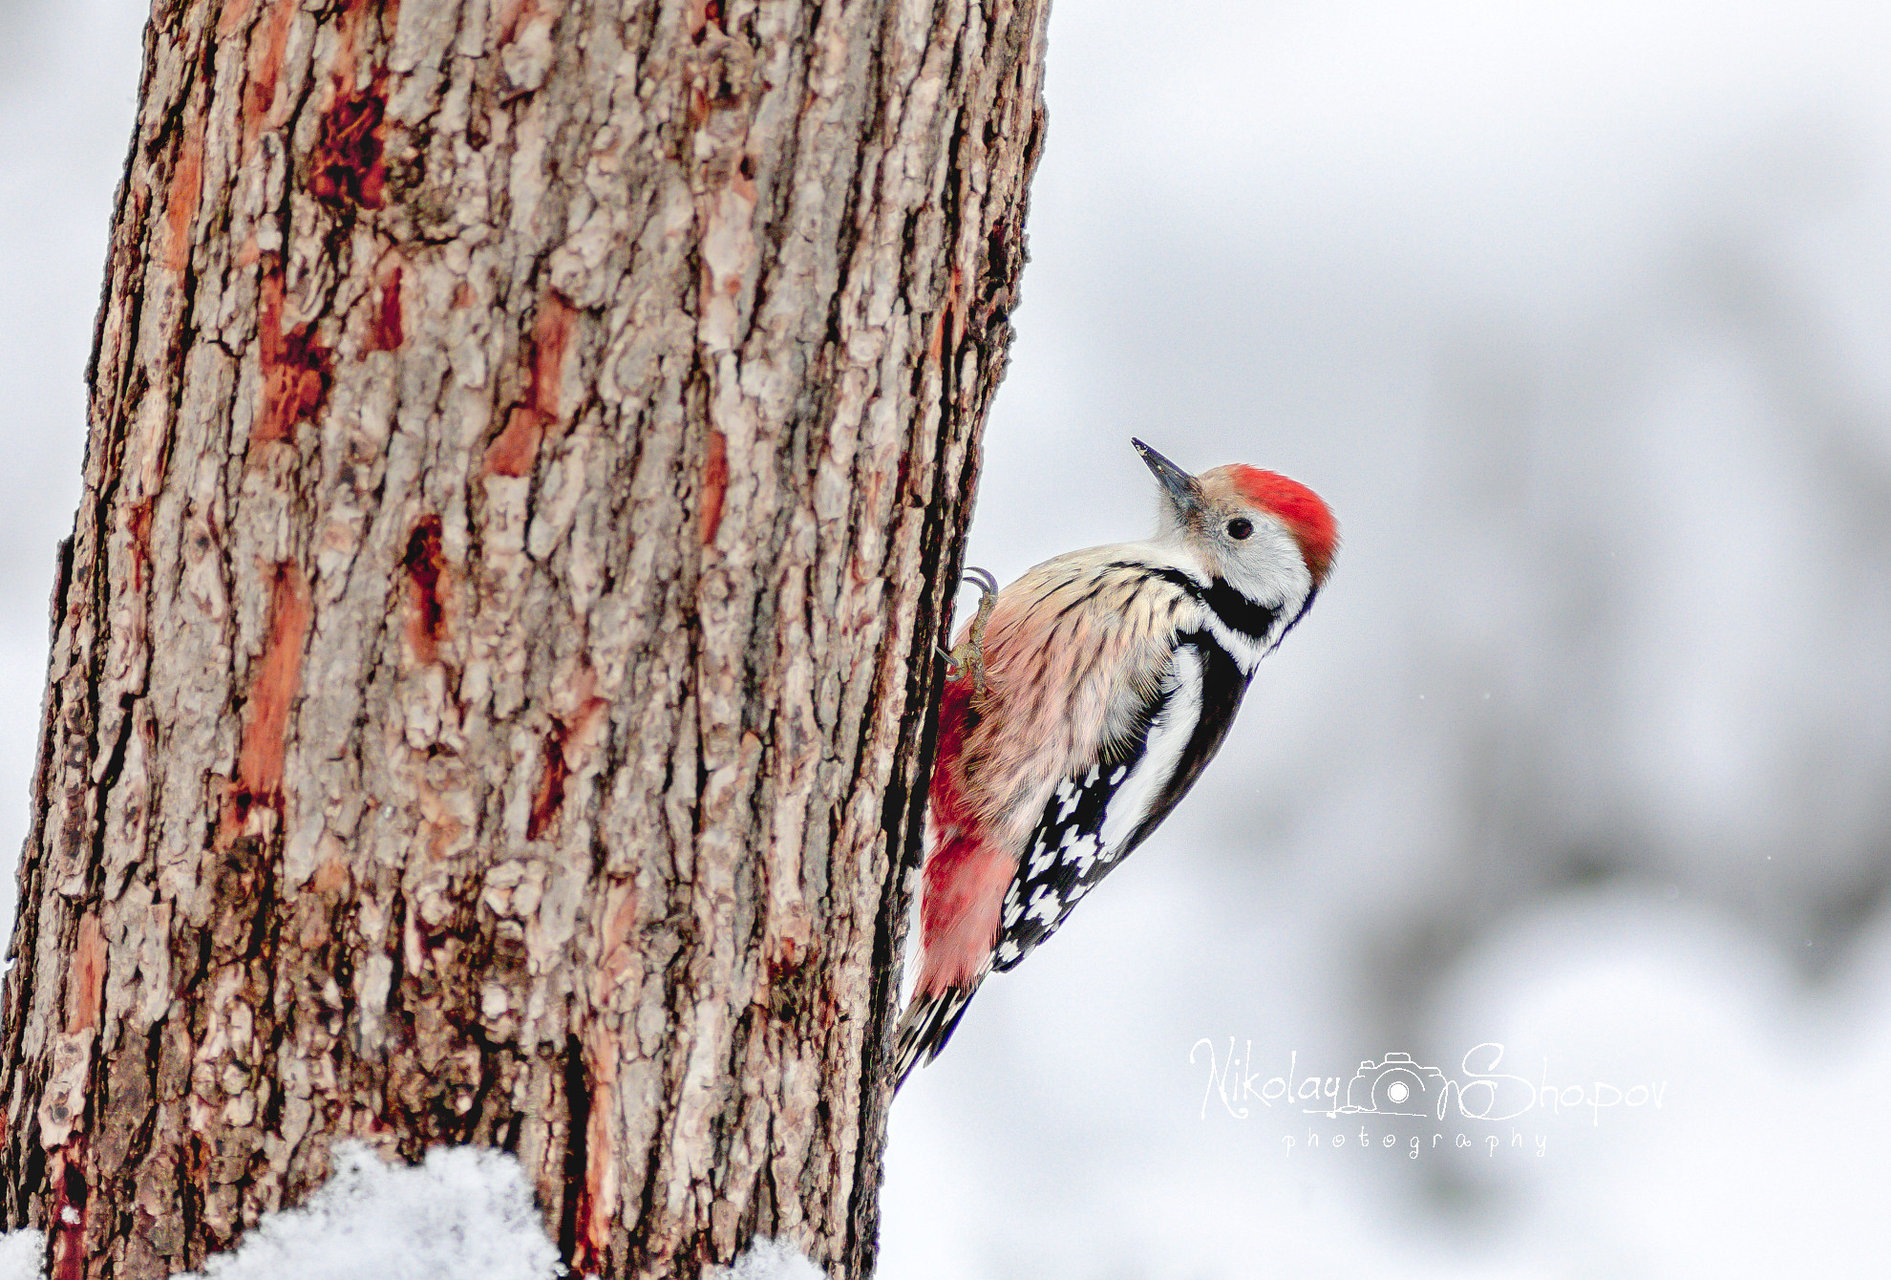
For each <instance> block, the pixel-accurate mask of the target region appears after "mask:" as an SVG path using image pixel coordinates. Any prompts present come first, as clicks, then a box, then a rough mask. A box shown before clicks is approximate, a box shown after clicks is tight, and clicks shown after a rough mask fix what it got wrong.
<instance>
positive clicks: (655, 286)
mask: <svg viewBox="0 0 1891 1280" xmlns="http://www.w3.org/2000/svg"><path fill="white" fill-rule="evenodd" d="M1044 7H1045V5H1044V0H984V3H983V5H982V7H981V5H980V4H967V3H965V2H964V0H853V2H852V3H833V2H830V3H825V4H823V3H816V2H814V0H770V2H769V3H755V0H721V2H719V0H663V2H662V3H654V2H650V0H399V3H396V0H386V2H385V3H372V2H370V0H221V2H219V0H158V3H157V5H156V8H155V10H154V12H153V16H152V21H151V25H150V27H149V29H148V31H147V36H146V58H145V75H144V85H143V91H142V100H141V107H140V110H139V119H138V126H137V131H136V135H135V138H134V140H133V144H132V149H131V155H130V160H129V167H128V171H127V174H126V177H125V180H124V183H123V186H122V187H121V189H120V194H119V201H118V210H117V215H116V218H115V221H114V224H113V231H112V242H111V255H110V262H109V267H108V275H107V282H106V289H105V296H104V301H103V308H102V311H101V314H100V317H99V325H98V336H97V345H96V349H95V354H94V357H93V363H92V368H91V371H90V378H91V410H90V441H89V445H88V449H87V460H86V471H85V496H84V498H83V500H82V502H81V504H80V508H79V512H78V518H77V523H76V528H75V531H74V534H73V537H72V539H71V541H70V542H68V543H67V544H66V545H65V547H64V548H63V554H62V560H61V567H60V574H59V585H58V587H57V589H56V591H55V595H54V602H53V605H54V640H53V651H52V663H51V673H50V677H49V683H48V689H47V695H46V698H47V700H46V712H45V728H44V738H43V746H42V751H41V756H40V765H39V774H38V779H37V783H36V821H35V824H34V827H33V831H32V834H31V836H30V837H29V839H28V842H27V846H26V850H25V856H24V861H23V864H22V868H21V871H20V917H19V922H18V925H17V927H16V931H15V934H14V940H13V955H14V957H15V964H14V967H13V968H12V970H11V972H10V973H9V974H8V976H7V980H6V1005H5V1022H4V1035H5V1038H6V1045H5V1048H6V1053H5V1061H4V1063H3V1064H0V1073H3V1074H0V1098H3V1099H4V1106H5V1113H4V1132H3V1133H0V1188H3V1190H4V1205H5V1212H6V1217H7V1221H8V1222H9V1223H10V1224H12V1225H16V1226H17V1225H31V1226H36V1227H40V1228H42V1229H44V1230H46V1231H48V1232H49V1236H50V1251H51V1257H52V1267H53V1269H54V1271H55V1273H56V1274H58V1275H60V1276H62V1277H65V1276H71V1277H77V1276H98V1277H143V1276H163V1275H168V1274H169V1273H171V1272H172V1271H175V1270H178V1269H182V1268H186V1267H192V1266H196V1265H198V1264H200V1263H201V1262H202V1260H203V1259H204V1257H205V1256H206V1255H207V1254H208V1253H209V1252H211V1251H214V1250H217V1249H221V1248H225V1247H228V1246H229V1245H230V1244H231V1243H232V1242H233V1241H234V1240H235V1239H236V1238H237V1237H238V1236H239V1235H240V1233H241V1232H242V1230H243V1229H244V1227H245V1226H247V1225H248V1224H251V1223H253V1222H254V1221H255V1220H256V1219H257V1217H258V1216H259V1215H260V1214H261V1213H263V1212H264V1211H266V1210H269V1209H273V1208H275V1207H277V1206H280V1205H283V1204H286V1203H291V1202H294V1201H296V1200H298V1199H300V1198H301V1197H302V1196H303V1195H304V1194H305V1193H306V1192H307V1191H308V1190H310V1189H311V1188H312V1187H313V1186H315V1185H317V1184H319V1183H320V1182H321V1181H322V1180H323V1178H324V1177H325V1175H326V1173H327V1171H328V1150H329V1146H330V1144H331V1143H332V1142H334V1141H336V1140H337V1139H341V1138H354V1139H359V1140H362V1141H365V1142H367V1143H369V1144H371V1145H373V1146H376V1147H378V1148H379V1149H381V1150H382V1151H383V1152H384V1153H385V1154H387V1155H388V1156H390V1157H392V1156H400V1157H405V1158H407V1159H413V1158H416V1157H418V1156H419V1155H420V1154H421V1152H422V1151H423V1150H424V1149H426V1148H427V1147H429V1146H430V1145H433V1144H438V1143H482V1144H491V1145H496V1146H501V1147H504V1148H506V1149H508V1150H511V1151H514V1152H516V1153H517V1154H518V1156H519V1158H520V1160H521V1161H522V1162H523V1164H524V1167H525V1169H526V1172H527V1174H528V1176H529V1177H530V1178H531V1179H533V1181H534V1183H535V1185H536V1187H537V1191H538V1195H539V1197H540V1202H541V1204H542V1207H543V1208H544V1211H545V1214H546V1222H547V1226H548V1229H549V1230H550V1231H551V1232H552V1234H553V1237H554V1238H555V1239H557V1240H558V1241H559V1243H560V1247H561V1249H562V1251H563V1253H564V1255H565V1257H566V1259H567V1261H568V1262H569V1263H570V1264H571V1265H572V1266H573V1268H574V1270H575V1271H576V1272H579V1273H584V1272H597V1273H600V1274H603V1275H607V1276H630V1275H636V1276H672V1275H693V1274H695V1273H696V1272H697V1271H698V1270H700V1268H701V1267H702V1266H703V1265H704V1264H706V1263H709V1262H726V1261H728V1260H729V1259H731V1258H732V1257H733V1256H734V1255H735V1254H736V1253H737V1252H738V1250H739V1249H740V1248H741V1247H742V1246H743V1245H744V1244H745V1243H746V1241H747V1239H748V1237H749V1236H751V1235H752V1234H755V1233H758V1232H759V1233H765V1234H772V1235H785V1236H787V1237H789V1238H790V1239H792V1240H794V1241H795V1242H796V1243H798V1244H799V1245H800V1246H801V1247H802V1248H804V1249H806V1250H807V1251H808V1252H809V1253H810V1255H811V1256H812V1257H813V1258H814V1259H815V1260H816V1261H817V1262H820V1263H822V1264H824V1265H826V1266H827V1267H829V1268H830V1269H832V1270H834V1271H836V1272H837V1273H844V1274H846V1275H848V1276H864V1275H866V1274H867V1273H868V1272H870V1270H871V1268H872V1260H873V1254H874V1238H875V1234H876V1228H877V1221H876V1211H875V1201H876V1197H877V1192H878V1183H879V1164H880V1151H881V1147H882V1142H883V1134H884V1116H885V1108H886V1105H887V1102H888V1100H889V1093H888V1089H889V1082H888V1081H887V1079H886V1074H885V1068H884V1061H885V1053H886V1047H887V1046H886V1038H887V1030H888V1026H889V1023H890V1019H891V1016H892V1014H893V1012H894V1010H893V1002H894V999H895V997H896V986H897V982H896V976H897V966H898V958H899V953H900V946H901V942H902V933H903V922H904V914H905V907H906V886H905V881H906V879H907V877H906V876H905V875H903V874H900V873H899V872H900V870H901V868H902V867H903V866H906V865H910V860H911V857H912V854H913V853H914V850H915V846H916V843H917V832H916V826H917V818H918V815H919V813H920V812H921V808H922V805H923V787H922V786H920V785H919V783H920V781H921V780H922V779H923V777H924V774H923V772H922V767H923V765H924V762H925V761H924V757H925V756H926V755H927V754H928V752H927V751H926V750H925V749H923V748H924V746H925V743H924V741H923V739H924V733H923V730H924V727H925V723H926V710H927V708H928V707H929V706H930V704H931V701H932V691H933V689H934V687H935V684H936V682H937V680H938V677H939V675H940V664H939V661H938V660H937V658H936V655H935V648H934V646H935V644H936V643H937V642H938V640H939V639H940V638H941V637H940V632H941V628H942V625H943V621H944V614H945V613H946V611H947V610H948V609H949V604H950V597H951V591H950V589H949V588H950V586H951V584H952V581H953V577H954V575H955V574H956V571H957V562H958V556H959V548H960V545H961V539H962V531H963V526H964V522H965V520H966V518H967V509H968V504H969V500H970V493H971V487H972V483H973V479H974V473H975V470H976V463H975V457H976V442H977V439H978V434H979V431H980V429H981V426H982V423H983V420H984V415H985V410H986V407H987V404H988V402H989V400H990V397H991V393H992V390H993V388H994V386H995V385H996V382H997V380H998V377H999V375H1000V373H1001V371H1002V368H1003V364H1004V359H1005V351H1006V348H1007V345H1008V343H1009V339H1010V328H1009V326H1008V324H1007V319H1006V317H1007V313H1008V311H1009V309H1010V307H1011V305H1012V298H1013V290H1014V288H1015V285H1016V281H1017V275H1018V271H1019V268H1020V267H1021V265H1022V259H1023V248H1022V246H1023V210H1024V195H1025V187H1026V183H1027V181H1028V178H1029V175H1030V170H1031V167H1032V165H1033V163H1034V161H1035V158H1036V154H1037V150H1038V146H1039V141H1040V136H1041V131H1042V124H1043V112H1042V106H1041V98H1040V93H1039V80H1040V74H1041V67H1042V54H1043V32H1044V18H1045V13H1044Z"/></svg>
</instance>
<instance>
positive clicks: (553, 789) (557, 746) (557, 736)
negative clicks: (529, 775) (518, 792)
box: [525, 724, 571, 840]
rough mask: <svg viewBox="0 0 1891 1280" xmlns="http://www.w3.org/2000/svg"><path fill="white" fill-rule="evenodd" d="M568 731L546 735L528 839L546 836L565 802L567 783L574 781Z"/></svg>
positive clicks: (528, 821) (528, 822) (560, 727)
mask: <svg viewBox="0 0 1891 1280" xmlns="http://www.w3.org/2000/svg"><path fill="white" fill-rule="evenodd" d="M567 736H569V730H567V729H566V728H565V726H564V725H562V724H561V725H557V726H555V727H554V728H553V729H552V731H551V732H550V733H549V734H547V735H545V750H544V759H543V761H542V762H541V763H540V765H539V771H538V794H537V795H534V796H533V797H532V814H531V816H530V817H529V818H527V819H526V823H525V838H526V839H527V840H536V839H538V838H539V837H540V836H542V835H544V834H545V828H547V827H549V826H551V824H552V819H554V818H556V817H557V816H558V810H559V808H560V807H561V806H562V805H563V804H564V803H565V783H566V782H568V781H570V779H571V766H570V765H568V764H566V763H565V739H566V737H567Z"/></svg>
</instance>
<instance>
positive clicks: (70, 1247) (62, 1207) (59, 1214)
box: [47, 1133, 88, 1280]
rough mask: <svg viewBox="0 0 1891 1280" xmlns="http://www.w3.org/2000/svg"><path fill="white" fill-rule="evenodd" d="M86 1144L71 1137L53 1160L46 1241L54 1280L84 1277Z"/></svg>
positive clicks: (72, 1279) (82, 1136)
mask: <svg viewBox="0 0 1891 1280" xmlns="http://www.w3.org/2000/svg"><path fill="white" fill-rule="evenodd" d="M85 1155H86V1141H85V1135H84V1134H82V1133H78V1134H74V1135H73V1136H72V1137H71V1138H69V1139H68V1140H67V1141H66V1144H65V1146H63V1147H61V1148H60V1149H59V1151H58V1153H57V1154H56V1155H55V1156H54V1160H53V1169H52V1174H53V1215H52V1221H51V1222H49V1223H48V1224H47V1226H48V1228H49V1232H48V1233H49V1234H50V1235H51V1237H52V1238H51V1239H50V1240H48V1241H47V1244H48V1245H49V1246H50V1248H49V1249H48V1250H47V1252H48V1253H49V1254H51V1258H50V1261H51V1263H52V1271H51V1274H52V1276H53V1277H54V1280H84V1277H85V1202H86V1200H87V1199H88V1197H87V1194H86V1192H87V1187H86V1185H85Z"/></svg>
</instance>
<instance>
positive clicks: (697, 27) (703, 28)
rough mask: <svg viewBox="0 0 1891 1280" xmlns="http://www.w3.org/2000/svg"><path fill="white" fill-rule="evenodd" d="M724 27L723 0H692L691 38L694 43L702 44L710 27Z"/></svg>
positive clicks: (690, 10) (690, 16)
mask: <svg viewBox="0 0 1891 1280" xmlns="http://www.w3.org/2000/svg"><path fill="white" fill-rule="evenodd" d="M710 27H715V28H716V29H717V30H721V29H722V3H721V0H690V5H689V38H690V42H691V43H692V44H701V43H702V42H703V37H704V36H705V35H706V34H708V31H709V28H710Z"/></svg>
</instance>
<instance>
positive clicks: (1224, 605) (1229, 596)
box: [1110, 561, 1306, 644]
mask: <svg viewBox="0 0 1891 1280" xmlns="http://www.w3.org/2000/svg"><path fill="white" fill-rule="evenodd" d="M1110 567H1111V568H1113V569H1114V568H1122V569H1140V570H1142V572H1144V573H1146V574H1148V575H1149V576H1150V577H1152V578H1160V579H1161V580H1162V581H1164V582H1169V583H1173V584H1174V585H1176V586H1178V587H1180V588H1182V590H1184V591H1186V592H1188V593H1189V595H1191V596H1193V597H1195V599H1197V600H1199V601H1201V602H1202V603H1203V604H1205V605H1207V606H1208V608H1209V609H1211V610H1212V611H1213V612H1214V615H1215V616H1216V617H1217V618H1220V619H1221V624H1222V625H1223V626H1224V627H1226V628H1228V630H1230V631H1232V632H1234V633H1235V634H1237V635H1244V636H1246V637H1247V638H1248V639H1250V640H1252V641H1254V643H1255V644H1261V643H1263V642H1264V641H1266V639H1267V636H1268V633H1269V632H1271V631H1272V630H1273V629H1274V624H1275V623H1276V622H1278V621H1279V620H1280V610H1278V609H1275V608H1273V607H1271V606H1269V605H1264V604H1261V603H1259V602H1258V601H1255V600H1250V599H1248V598H1247V597H1246V596H1244V595H1242V594H1241V593H1240V592H1239V591H1236V590H1235V589H1234V588H1233V587H1231V586H1229V585H1228V583H1227V580H1226V579H1224V578H1216V579H1214V580H1213V581H1212V582H1210V583H1209V584H1208V585H1207V586H1205V587H1204V586H1203V585H1202V584H1201V583H1199V582H1197V581H1195V579H1193V578H1191V577H1189V576H1188V575H1187V574H1186V573H1183V572H1182V571H1181V570H1180V569H1172V568H1168V567H1166V566H1165V567H1157V566H1154V565H1141V564H1133V563H1129V562H1126V561H1125V562H1119V563H1117V564H1114V565H1111V566H1110ZM1301 612H1302V613H1304V612H1306V611H1305V610H1304V609H1302V610H1301ZM1295 621H1298V619H1295Z"/></svg>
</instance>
